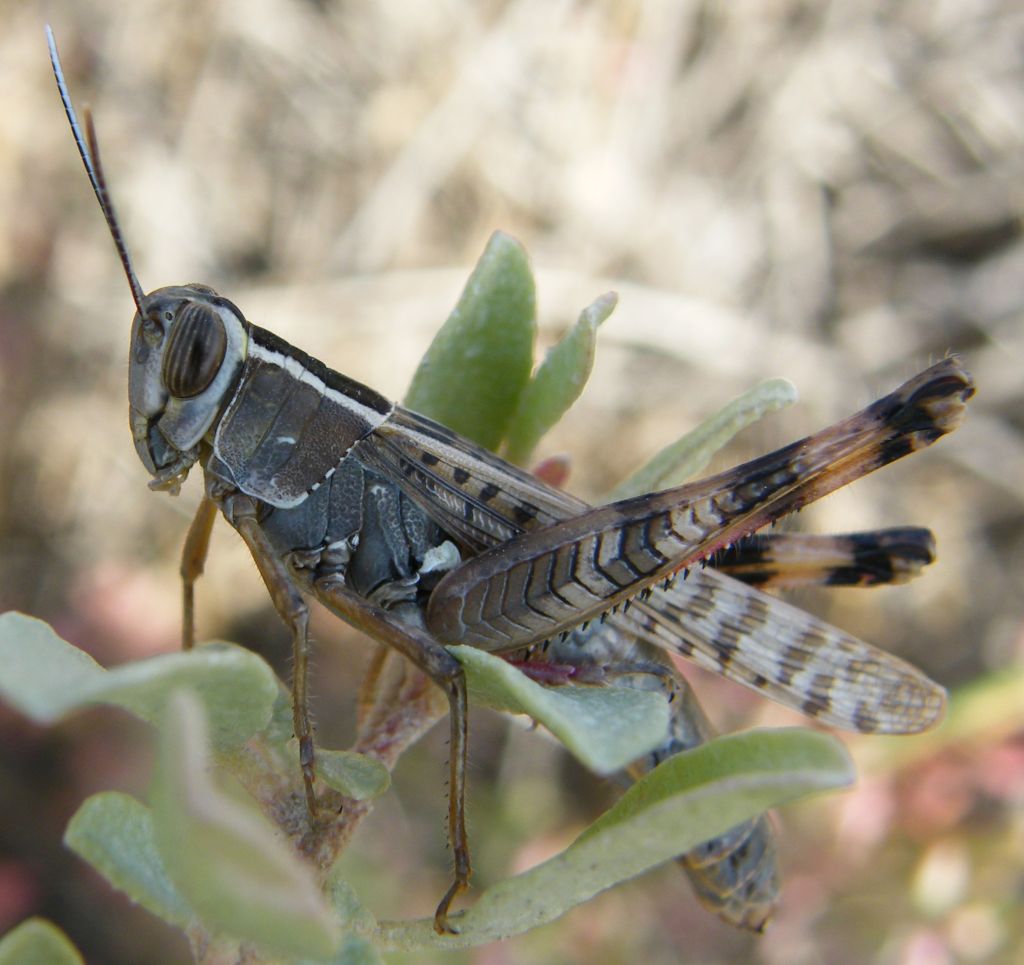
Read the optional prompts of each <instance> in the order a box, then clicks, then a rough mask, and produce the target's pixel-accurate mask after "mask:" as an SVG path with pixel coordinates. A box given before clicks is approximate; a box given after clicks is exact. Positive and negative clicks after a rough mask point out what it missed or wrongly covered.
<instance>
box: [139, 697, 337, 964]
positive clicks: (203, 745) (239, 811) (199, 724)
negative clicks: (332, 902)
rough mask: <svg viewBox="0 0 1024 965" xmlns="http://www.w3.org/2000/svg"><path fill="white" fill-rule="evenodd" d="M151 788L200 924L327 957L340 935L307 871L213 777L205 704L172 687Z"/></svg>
mask: <svg viewBox="0 0 1024 965" xmlns="http://www.w3.org/2000/svg"><path fill="white" fill-rule="evenodd" d="M160 738H161V740H160V756H159V760H158V765H157V777H156V781H155V783H154V788H153V819H154V823H153V828H154V838H155V840H156V844H157V849H158V851H159V853H160V857H161V858H162V860H163V863H164V866H165V867H166V869H167V873H168V875H169V877H170V878H171V880H172V881H173V882H174V884H175V886H176V887H177V889H178V891H179V892H180V893H181V894H182V895H183V896H184V898H185V900H186V901H188V903H189V904H190V905H191V907H192V908H194V909H195V911H196V914H197V915H198V916H199V918H200V919H201V920H202V921H203V923H204V924H205V925H206V926H207V927H208V928H209V929H210V930H211V931H212V932H213V933H215V934H220V935H229V936H233V937H234V938H238V939H244V940H248V941H252V942H253V943H255V944H257V945H259V946H261V947H264V948H267V949H273V950H275V951H277V952H280V953H283V954H286V955H291V956H293V957H297V958H301V957H306V958H314V959H317V958H329V957H330V956H331V955H333V954H334V952H335V951H336V949H337V947H338V945H339V943H340V939H341V936H340V933H339V930H338V926H337V923H336V921H335V920H334V915H333V913H332V911H331V909H330V907H329V906H328V905H327V904H326V902H325V900H324V898H323V896H322V895H321V893H320V890H319V888H318V886H317V883H316V880H315V877H314V875H313V872H312V869H311V868H310V867H308V866H307V865H306V864H304V863H303V862H302V861H301V860H300V859H299V858H298V856H297V855H295V854H294V853H293V852H292V850H291V849H290V848H289V847H288V846H287V845H286V844H285V842H284V841H283V840H282V838H281V837H280V836H279V833H278V832H277V831H276V830H275V828H274V827H273V826H272V825H271V824H269V823H268V822H267V820H266V818H264V817H263V815H262V814H261V813H260V811H259V810H258V809H257V808H256V806H255V804H254V803H253V802H252V801H251V799H249V798H247V797H246V796H244V795H241V794H239V795H231V794H228V793H226V792H225V791H224V790H222V789H221V788H220V787H218V786H217V785H216V784H215V783H214V781H213V780H212V777H211V773H210V772H211V761H210V757H209V750H208V747H207V738H206V723H205V720H204V716H203V706H202V704H201V703H200V701H199V700H198V699H197V698H196V697H195V696H194V695H192V694H191V693H189V692H188V691H179V692H177V693H175V694H173V695H172V696H171V698H170V700H169V701H168V704H167V714H166V720H165V723H164V725H163V726H162V728H161V734H160Z"/></svg>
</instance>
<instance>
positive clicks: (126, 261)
mask: <svg viewBox="0 0 1024 965" xmlns="http://www.w3.org/2000/svg"><path fill="white" fill-rule="evenodd" d="M46 43H47V45H48V46H49V48H50V63H51V64H53V76H54V77H55V78H56V79H57V90H58V91H60V99H61V100H62V101H63V102H64V111H65V113H66V114H67V115H68V123H69V124H70V125H71V133H72V134H73V135H74V138H75V144H77V145H78V153H79V155H80V156H81V158H82V164H84V165H85V173H86V174H87V175H89V183H90V184H92V189H93V191H94V192H95V193H96V200H97V201H98V202H99V203H100V210H101V211H102V212H103V217H104V218H106V219H107V227H108V228H109V229H110V236H111V237H112V238H113V239H114V246H115V247H116V248H117V253H118V255H119V256H120V258H121V265H122V266H123V267H124V273H125V276H126V277H127V278H128V286H129V287H130V288H131V290H132V300H133V301H134V302H135V307H136V308H137V309H138V311H139V315H142V316H144V315H145V312H144V311H143V308H142V305H143V302H144V301H145V300H146V295H145V293H144V292H143V290H142V286H141V285H140V284H139V279H138V278H137V277H136V275H135V269H134V268H133V267H132V260H131V258H130V257H129V256H128V247H127V245H125V243H124V235H123V234H122V233H121V225H120V224H119V223H118V220H117V214H116V213H115V211H114V203H113V202H112V201H111V200H110V192H109V191H108V190H107V181H106V178H104V176H103V165H102V164H101V163H100V149H99V144H98V143H97V140H96V128H95V127H94V125H93V122H92V114H91V113H90V112H89V108H88V107H87V108H86V109H85V137H83V136H82V129H81V127H80V126H79V124H78V116H77V115H76V114H75V108H74V105H73V104H72V103H71V95H70V94H69V93H68V85H67V81H65V80H64V68H63V67H61V63H60V54H58V53H57V41H56V40H55V39H54V36H53V30H52V29H50V25H49V24H47V25H46Z"/></svg>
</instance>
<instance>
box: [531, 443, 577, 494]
mask: <svg viewBox="0 0 1024 965" xmlns="http://www.w3.org/2000/svg"><path fill="white" fill-rule="evenodd" d="M571 469H572V458H571V457H570V456H569V455H568V454H567V453H564V452H563V453H559V454H557V455H554V456H548V457H547V459H542V460H541V461H540V462H538V463H537V465H536V466H534V467H533V474H534V475H535V476H536V477H537V478H538V479H539V480H540V481H541V482H546V483H547V484H548V485H549V486H554V487H555V488H556V489H564V488H565V484H566V483H567V482H568V481H569V472H570V471H571Z"/></svg>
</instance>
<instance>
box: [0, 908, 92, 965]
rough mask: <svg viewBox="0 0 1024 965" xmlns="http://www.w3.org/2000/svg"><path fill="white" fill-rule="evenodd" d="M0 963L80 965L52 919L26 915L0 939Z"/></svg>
mask: <svg viewBox="0 0 1024 965" xmlns="http://www.w3.org/2000/svg"><path fill="white" fill-rule="evenodd" d="M0 965H82V956H81V955H80V954H79V952H78V949H77V948H75V946H74V945H72V944H71V940H70V939H69V938H68V936H67V935H65V934H64V932H62V931H61V930H60V929H59V928H58V927H57V926H56V925H55V924H53V922H49V921H47V920H46V919H45V918H29V919H28V921H23V922H22V923H21V924H20V925H18V927H17V928H12V929H11V930H10V931H9V932H8V933H7V934H6V935H4V937H3V939H2V940H0Z"/></svg>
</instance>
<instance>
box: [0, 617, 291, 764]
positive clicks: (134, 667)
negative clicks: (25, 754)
mask: <svg viewBox="0 0 1024 965" xmlns="http://www.w3.org/2000/svg"><path fill="white" fill-rule="evenodd" d="M183 686H187V687H189V688H191V689H192V690H194V691H195V692H196V693H197V694H198V695H199V697H200V698H201V699H202V701H203V703H204V705H205V706H206V708H207V713H208V715H209V717H210V729H211V733H212V735H213V743H214V746H215V747H217V748H218V749H220V750H224V749H229V748H232V747H237V746H238V745H240V744H242V743H243V742H244V741H246V740H248V739H249V738H250V737H251V736H252V735H253V734H255V733H257V732H258V731H261V730H262V729H263V728H264V727H266V726H267V723H268V721H269V720H270V715H271V711H272V709H273V706H274V701H275V699H276V698H277V693H278V689H279V683H278V680H277V678H276V677H275V676H274V672H273V671H272V670H271V669H270V667H269V666H267V664H266V662H265V661H264V660H262V659H261V658H260V657H257V656H256V655H255V654H253V653H250V652H249V651H248V650H245V649H243V648H242V647H238V646H236V645H234V644H230V643H210V644H205V645H204V646H202V647H199V648H197V649H195V650H190V651H187V652H183V653H169V654H162V655H160V656H157V657H151V658H149V659H148V660H139V661H136V662H135V663H132V664H126V665H125V666H123V667H116V668H115V669H113V670H104V669H103V668H102V667H101V666H100V665H99V664H98V663H96V661H95V660H93V659H92V657H90V656H89V655H88V654H86V653H83V652H82V651H81V650H79V649H78V648H77V647H74V646H72V645H71V644H70V643H67V642H66V641H64V640H62V639H61V638H60V637H59V636H57V634H56V633H54V631H53V629H52V628H51V627H50V626H48V625H47V624H46V623H44V622H43V621H42V620H36V619H35V618H34V617H28V616H25V615H24V614H22V613H5V614H3V615H2V616H0V696H2V697H3V698H4V699H5V700H6V701H7V702H8V703H10V704H11V705H13V706H14V707H16V708H18V709H19V710H20V711H21V712H22V713H24V714H26V715H27V716H28V717H31V718H32V719H33V720H35V721H37V722H39V723H43V724H50V723H53V722H54V721H56V720H59V719H60V718H61V717H63V716H64V715H65V714H68V713H70V712H71V711H73V710H76V709H78V708H81V707H85V706H88V705H91V704H115V705H117V706H120V707H124V708H125V709H126V710H129V711H131V712H132V713H133V714H136V715H137V716H139V717H141V718H143V720H147V721H149V722H150V723H156V722H157V721H158V720H159V718H160V716H161V714H162V712H163V707H164V704H165V703H166V701H167V698H168V695H169V694H170V693H171V692H172V691H174V690H175V689H177V688H180V687H183Z"/></svg>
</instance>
